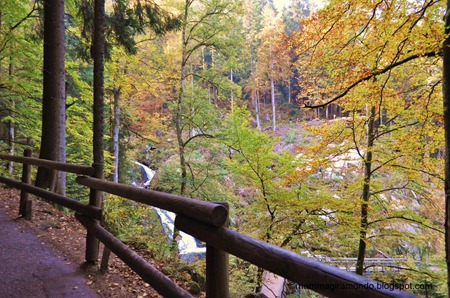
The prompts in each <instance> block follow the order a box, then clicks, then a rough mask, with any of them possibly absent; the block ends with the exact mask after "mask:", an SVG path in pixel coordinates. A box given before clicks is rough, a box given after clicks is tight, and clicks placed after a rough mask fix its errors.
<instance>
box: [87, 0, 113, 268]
mask: <svg viewBox="0 0 450 298" xmlns="http://www.w3.org/2000/svg"><path fill="white" fill-rule="evenodd" d="M94 12H95V14H94V32H93V40H92V58H93V60H94V106H93V114H94V115H93V119H94V121H93V142H92V144H93V156H94V167H95V169H96V173H95V178H99V179H103V177H104V174H103V167H104V165H103V164H104V152H103V150H104V146H103V139H104V132H103V122H104V114H103V110H104V91H105V83H104V69H105V0H95V2H94ZM102 200H103V193H102V192H101V191H97V190H91V192H90V195H89V204H90V205H92V206H97V207H101V206H102ZM98 246H99V241H98V239H97V238H96V237H95V236H94V235H93V234H92V233H90V232H89V231H88V233H87V239H86V260H87V261H88V262H95V261H96V260H97V258H98ZM107 251H108V249H107V248H106V247H105V250H104V254H107V255H108V257H109V251H108V252H107ZM106 263H107V261H106ZM102 264H103V263H102ZM102 270H105V268H102Z"/></svg>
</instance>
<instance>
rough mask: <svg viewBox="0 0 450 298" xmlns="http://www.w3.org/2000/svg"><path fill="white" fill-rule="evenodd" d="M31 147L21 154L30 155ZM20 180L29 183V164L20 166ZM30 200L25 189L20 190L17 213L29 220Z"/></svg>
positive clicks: (30, 212)
mask: <svg viewBox="0 0 450 298" xmlns="http://www.w3.org/2000/svg"><path fill="white" fill-rule="evenodd" d="M31 154H32V151H31V149H25V151H24V153H23V155H24V156H25V157H31ZM22 182H23V183H26V184H30V183H31V166H30V165H28V164H26V163H24V164H23V167H22ZM31 204H32V203H31V200H30V199H29V194H28V193H27V192H26V191H23V190H22V191H21V192H20V204H19V215H22V216H23V217H25V219H27V220H31V214H32V208H31V206H32V205H31Z"/></svg>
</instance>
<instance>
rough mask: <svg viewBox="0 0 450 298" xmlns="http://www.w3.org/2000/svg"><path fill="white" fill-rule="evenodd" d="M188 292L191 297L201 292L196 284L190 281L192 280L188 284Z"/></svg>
mask: <svg viewBox="0 0 450 298" xmlns="http://www.w3.org/2000/svg"><path fill="white" fill-rule="evenodd" d="M188 291H189V293H191V294H192V295H200V293H201V292H202V290H201V288H200V286H199V285H198V283H196V282H195V281H192V280H191V281H189V282H188Z"/></svg>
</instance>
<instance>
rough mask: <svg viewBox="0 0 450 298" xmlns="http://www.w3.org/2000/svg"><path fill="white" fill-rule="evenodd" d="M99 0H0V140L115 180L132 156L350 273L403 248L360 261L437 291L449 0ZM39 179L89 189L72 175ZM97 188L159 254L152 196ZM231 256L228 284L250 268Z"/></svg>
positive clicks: (123, 175) (242, 288)
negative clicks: (350, 267)
mask: <svg viewBox="0 0 450 298" xmlns="http://www.w3.org/2000/svg"><path fill="white" fill-rule="evenodd" d="M64 2H65V3H64ZM101 2H102V1H98V0H96V1H95V3H94V1H93V0H65V1H63V0H54V1H50V0H47V1H35V2H34V1H32V0H28V1H25V0H0V5H1V11H0V69H1V71H0V119H1V122H0V151H1V152H2V153H6V152H9V153H10V154H16V155H20V154H22V152H23V149H24V148H29V147H31V148H33V150H34V155H35V156H38V155H39V156H40V157H41V158H46V159H53V160H58V161H67V162H68V163H75V164H85V165H90V164H93V163H100V164H103V165H104V177H105V179H108V180H111V181H116V182H120V183H126V184H131V183H132V182H135V183H136V182H139V180H140V179H141V177H140V173H141V172H140V171H141V170H140V168H139V167H136V165H135V164H134V161H139V162H141V163H145V164H147V165H149V167H151V168H152V169H153V170H155V171H156V175H155V178H154V180H153V181H152V183H151V184H150V188H152V189H156V190H159V191H164V192H169V193H175V194H180V195H183V196H187V197H193V198H196V199H200V200H207V201H226V202H228V203H229V204H230V211H231V225H232V228H233V229H235V230H238V231H240V232H243V233H245V234H248V235H250V236H252V237H255V238H257V239H261V240H264V241H267V242H270V243H273V244H276V245H278V246H281V247H284V248H287V249H289V250H292V251H295V252H297V253H300V254H303V255H305V256H328V257H354V258H357V260H358V261H357V266H356V272H357V273H358V274H366V275H367V274H369V273H368V272H369V271H370V270H369V269H370V266H369V267H367V266H366V265H365V262H364V261H365V258H374V257H377V258H398V259H402V260H403V261H402V262H400V263H398V264H396V265H395V266H392V267H393V268H387V269H386V272H384V273H383V274H379V275H378V274H377V273H370V277H371V278H377V279H381V280H383V281H386V282H388V283H397V284H398V283H413V284H424V283H426V282H428V283H431V284H432V285H433V289H432V290H427V292H426V293H425V292H424V291H421V290H420V289H419V290H415V293H416V294H418V295H423V296H425V295H428V297H444V296H447V292H448V290H447V285H446V284H447V273H446V272H447V264H446V256H445V251H446V245H445V243H446V241H445V238H446V237H445V235H446V232H445V231H446V230H445V229H444V222H445V218H446V212H445V210H446V207H445V195H444V182H445V181H446V178H445V158H444V152H445V151H446V150H445V148H446V147H445V146H446V145H445V138H444V136H445V131H447V133H448V131H450V130H449V129H447V130H446V129H444V128H445V127H446V125H447V124H444V122H445V121H444V119H447V118H448V116H447V117H444V112H445V110H444V108H443V106H445V105H446V97H445V90H446V89H445V86H446V84H448V83H447V82H446V79H445V71H444V75H443V69H444V68H445V67H443V65H445V63H446V62H445V61H446V60H445V57H446V56H445V55H446V51H445V49H446V48H445V47H443V44H444V40H445V38H446V34H444V33H445V32H446V31H445V26H444V24H445V21H448V20H444V21H443V18H444V15H445V12H446V6H445V5H446V3H444V1H437V0H417V1H403V0H389V1H385V0H380V1H367V0H363V1H361V0H351V1H334V0H331V1H329V2H328V3H326V5H324V6H323V7H322V6H320V7H319V6H318V5H317V4H315V2H311V1H309V0H293V1H292V2H290V3H286V4H285V6H284V7H280V6H276V5H275V4H276V3H274V2H272V0H260V1H257V0H185V1H182V0H161V1H157V2H151V1H147V0H108V1H106V3H104V8H103V7H102V3H101ZM46 4H48V5H46ZM94 5H95V7H94ZM63 9H64V10H63ZM102 9H104V10H105V15H100V17H98V11H101V10H102ZM94 12H96V13H97V15H95V17H94ZM52 22H53V23H52ZM102 24H104V27H103V29H102V30H100V31H98V28H101V25H102ZM99 26H100V27H99ZM103 37H104V40H103ZM103 41H104V42H103ZM448 55H449V54H448V53H447V57H450V56H448ZM443 57H444V59H443ZM443 63H444V64H443ZM447 63H448V62H447ZM447 68H448V66H447ZM448 75H449V78H450V73H449V74H448ZM447 80H448V79H447ZM443 86H444V92H443ZM447 88H448V87H447ZM443 93H444V100H443ZM447 100H450V98H447ZM443 102H444V105H443ZM448 119H450V118H448ZM449 166H450V164H449ZM447 170H448V174H449V175H450V168H448V169H447ZM1 171H2V173H3V174H5V175H12V176H18V175H19V173H20V169H19V168H15V167H13V166H12V165H10V164H5V165H4V166H3V168H2V169H1ZM449 177H450V176H449ZM35 179H36V184H38V185H40V186H42V187H47V188H52V189H54V190H55V191H58V192H60V193H65V194H67V196H69V197H74V198H77V199H80V200H83V201H86V200H88V195H87V193H86V192H85V190H82V189H81V188H80V186H78V185H76V184H75V182H74V177H71V176H67V177H64V176H63V175H61V174H57V175H56V174H55V175H53V174H52V173H42V172H38V173H36V178H35ZM447 180H448V179H447ZM447 190H448V189H447ZM104 206H105V210H106V211H107V214H106V217H107V221H106V224H107V225H108V226H109V227H110V228H111V229H112V230H113V231H114V232H115V233H116V234H117V235H119V237H121V239H122V240H124V241H131V242H139V241H140V242H141V245H144V246H146V247H147V248H148V249H149V250H150V251H152V252H153V254H154V256H155V258H161V259H162V258H165V257H166V251H167V250H170V247H169V246H170V245H169V244H167V243H166V242H165V236H163V235H161V232H158V228H157V227H156V226H157V225H158V223H157V219H156V217H155V216H150V218H149V219H147V220H146V221H145V224H146V225H150V226H154V227H155V228H154V229H152V230H151V231H148V229H147V228H145V227H144V226H143V225H144V222H143V221H142V220H141V219H142V217H144V216H145V217H148V216H149V214H150V213H151V211H149V210H148V209H146V208H144V207H142V208H135V207H136V206H130V205H129V204H127V203H125V202H123V201H121V200H120V199H119V198H116V197H112V196H108V197H105V198H104ZM130 218H131V219H130ZM132 220H135V223H134V224H133V225H131V223H130V222H129V221H132ZM131 227H133V228H131ZM144 236H145V237H144ZM155 239H157V240H155ZM166 246H167V247H166ZM447 249H448V246H447ZM172 261H173V260H172ZM230 266H231V276H232V285H233V288H232V289H231V290H232V292H233V295H236V296H239V295H242V294H244V293H249V292H251V291H252V289H253V288H254V287H257V286H260V283H261V272H260V270H258V268H254V267H253V266H250V265H249V264H247V263H246V262H242V261H240V260H235V259H232V260H231V264H230Z"/></svg>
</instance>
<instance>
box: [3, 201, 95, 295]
mask: <svg viewBox="0 0 450 298" xmlns="http://www.w3.org/2000/svg"><path fill="white" fill-rule="evenodd" d="M0 297H1V298H15V297H17V298H19V297H20V298H28V297H30V298H31V297H32V298H41V297H49V298H53V297H54V298H64V297H74V298H78V297H97V295H96V293H95V292H94V291H93V290H92V289H91V288H89V286H87V284H86V280H85V279H84V276H83V274H82V273H81V272H80V271H79V270H78V268H76V266H75V265H73V264H70V262H69V261H67V260H65V258H64V257H63V256H61V255H60V254H58V253H57V252H55V251H54V250H53V249H52V248H51V246H50V245H49V244H47V243H45V242H44V241H43V240H42V239H40V238H39V237H37V236H36V235H34V234H33V233H31V232H30V231H27V230H26V229H25V228H24V227H23V226H22V225H20V223H18V222H16V221H15V220H14V219H12V218H11V217H10V216H8V215H7V214H6V213H5V211H4V210H3V209H0Z"/></svg>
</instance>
